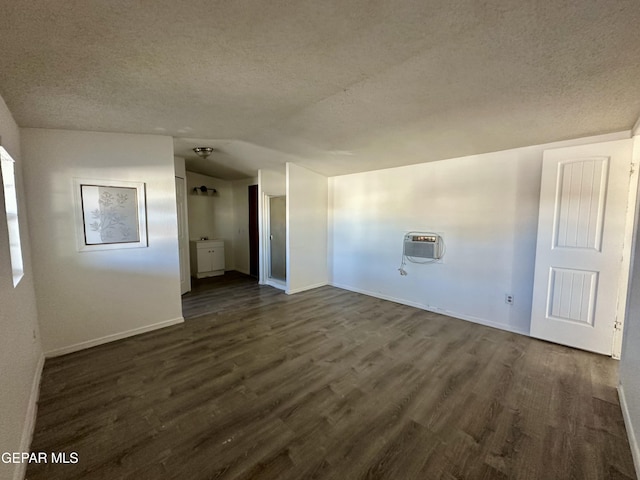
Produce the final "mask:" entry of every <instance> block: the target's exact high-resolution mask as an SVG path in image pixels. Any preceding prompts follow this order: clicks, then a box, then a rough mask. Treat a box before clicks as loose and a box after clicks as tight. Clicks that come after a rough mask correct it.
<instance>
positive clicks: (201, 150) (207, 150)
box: [193, 147, 213, 160]
mask: <svg viewBox="0 0 640 480" xmlns="http://www.w3.org/2000/svg"><path fill="white" fill-rule="evenodd" d="M193 151H194V152H196V155H198V156H199V157H201V158H204V159H205V160H206V159H207V157H208V156H209V155H211V154H212V153H213V147H196V148H194V149H193Z"/></svg>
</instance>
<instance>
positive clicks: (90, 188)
mask: <svg viewBox="0 0 640 480" xmlns="http://www.w3.org/2000/svg"><path fill="white" fill-rule="evenodd" d="M73 184H74V195H75V199H76V231H77V244H78V250H79V251H81V252H86V251H92V250H114V249H119V248H142V247H146V246H147V216H146V204H145V185H144V183H141V182H125V181H114V180H93V179H80V178H74V179H73Z"/></svg>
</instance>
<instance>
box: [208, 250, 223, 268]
mask: <svg viewBox="0 0 640 480" xmlns="http://www.w3.org/2000/svg"><path fill="white" fill-rule="evenodd" d="M210 250H211V270H224V247H215V248H211V249H210Z"/></svg>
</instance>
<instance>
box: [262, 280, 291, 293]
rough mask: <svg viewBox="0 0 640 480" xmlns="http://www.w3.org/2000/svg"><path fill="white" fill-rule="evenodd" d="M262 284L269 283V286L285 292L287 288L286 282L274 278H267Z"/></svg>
mask: <svg viewBox="0 0 640 480" xmlns="http://www.w3.org/2000/svg"><path fill="white" fill-rule="evenodd" d="M263 285H269V286H270V287H273V288H277V289H278V290H283V291H285V292H286V290H287V284H286V283H284V282H280V281H278V280H274V279H273V278H268V279H267V280H266V281H265V282H264V284H263Z"/></svg>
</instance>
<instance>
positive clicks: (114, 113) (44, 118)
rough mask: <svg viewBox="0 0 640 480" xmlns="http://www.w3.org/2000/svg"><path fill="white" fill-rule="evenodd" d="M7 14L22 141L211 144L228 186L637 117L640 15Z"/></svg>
mask: <svg viewBox="0 0 640 480" xmlns="http://www.w3.org/2000/svg"><path fill="white" fill-rule="evenodd" d="M0 8H1V9H0V12H1V14H0V45H1V47H0V49H1V50H0V95H2V97H3V98H4V99H5V101H6V103H7V104H8V106H9V108H10V110H11V111H12V113H13V115H14V117H15V119H16V121H17V122H18V124H19V125H20V126H23V127H43V128H63V129H81V130H97V131H112V132H131V133H155V134H163V135H171V136H174V137H176V138H177V140H176V153H178V154H180V153H181V152H182V155H185V156H188V157H189V156H191V157H193V155H192V154H191V152H190V148H191V147H193V146H196V145H198V144H199V145H209V144H210V145H211V146H216V147H217V148H218V151H217V152H216V153H214V155H212V157H210V161H209V163H204V164H200V165H199V166H197V168H198V170H199V171H205V173H209V174H212V175H217V176H220V177H222V178H229V179H231V178H238V177H239V176H246V175H251V174H255V169H256V168H258V167H260V166H263V165H264V166H269V165H273V164H278V162H280V163H281V162H284V161H285V160H291V159H297V160H296V161H298V162H299V163H301V164H302V165H306V166H308V167H309V168H311V169H313V170H316V171H319V172H321V173H325V174H328V175H336V174H343V173H349V172H356V171H363V170H371V169H376V168H385V167H390V166H396V165H403V164H411V163H418V162H425V161H432V160H439V159H443V158H450V157H456V156H462V155H468V154H473V153H482V152H487V151H495V150H502V149H506V148H512V147H517V146H524V145H531V144H537V143H544V142H550V141H555V140H561V139H568V138H575V137H581V136H586V135H594V134H600V133H607V132H612V131H619V130H627V129H630V128H631V127H632V126H633V124H634V122H635V120H636V119H637V118H638V116H639V115H640V61H638V60H639V56H638V52H639V51H640V27H639V26H640V1H638V0H615V1H612V0H538V1H533V0H529V1H513V0H511V1H506V0H504V1H500V0H466V1H463V0H442V1H434V0H393V1H391V0H384V1H375V0H371V1H365V0H324V1H318V0H313V1H310V0H309V1H308V0H299V1H293V0H289V1H285V0H270V1H264V0H228V1H211V0H180V1H175V0H156V1H150V0H141V1H136V2H132V1H130V0H108V1H105V0H74V1H71V0H69V1H51V0H29V1H17V0H0ZM189 139H191V140H189ZM222 139H224V140H222ZM196 142H198V143H196ZM277 152H282V154H281V155H280V154H278V153H277ZM190 161H191V159H190ZM191 163H192V164H193V165H196V163H197V162H195V160H194V161H191ZM194 168H196V167H194Z"/></svg>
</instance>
